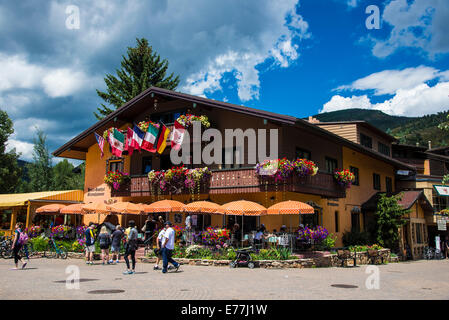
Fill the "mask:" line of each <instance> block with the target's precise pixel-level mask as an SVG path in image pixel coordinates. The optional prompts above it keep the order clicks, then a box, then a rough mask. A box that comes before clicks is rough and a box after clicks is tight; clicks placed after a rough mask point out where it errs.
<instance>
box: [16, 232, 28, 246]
mask: <svg viewBox="0 0 449 320" xmlns="http://www.w3.org/2000/svg"><path fill="white" fill-rule="evenodd" d="M18 242H19V244H26V243H27V242H28V235H27V234H26V232H20V233H19V239H18Z"/></svg>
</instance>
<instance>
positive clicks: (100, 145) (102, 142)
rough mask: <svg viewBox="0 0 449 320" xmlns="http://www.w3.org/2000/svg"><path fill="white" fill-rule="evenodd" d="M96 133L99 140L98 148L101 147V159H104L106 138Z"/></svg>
mask: <svg viewBox="0 0 449 320" xmlns="http://www.w3.org/2000/svg"><path fill="white" fill-rule="evenodd" d="M94 133H95V139H97V143H98V146H99V147H100V151H101V158H103V156H104V151H103V148H104V138H103V137H102V136H100V135H99V134H98V133H96V132H94Z"/></svg>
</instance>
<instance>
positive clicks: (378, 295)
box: [0, 259, 449, 300]
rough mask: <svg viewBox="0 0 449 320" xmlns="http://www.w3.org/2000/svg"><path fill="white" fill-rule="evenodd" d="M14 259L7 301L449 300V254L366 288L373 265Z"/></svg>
mask: <svg viewBox="0 0 449 320" xmlns="http://www.w3.org/2000/svg"><path fill="white" fill-rule="evenodd" d="M96 263H99V262H96ZM12 266H13V261H12V260H4V259H1V260H0V274H1V276H0V299H2V300H7V299H70V300H72V299H152V300H157V299H165V298H167V299H180V300H183V299H189V300H190V299H192V300H201V299H230V300H232V299H242V300H251V299H275V300H278V299H449V272H448V270H449V260H436V261H414V262H402V263H390V264H388V265H381V266H379V275H380V278H379V279H380V282H379V284H380V288H379V289H378V290H376V289H371V290H369V289H367V288H366V284H365V283H366V279H367V277H369V276H370V274H367V273H366V268H367V266H366V265H363V266H359V267H356V268H311V269H253V270H250V269H247V268H238V269H230V268H228V267H202V266H188V265H184V266H182V267H181V269H180V271H179V272H177V273H174V272H169V273H168V274H162V273H161V272H160V271H153V269H152V268H153V265H152V264H148V263H145V264H144V263H138V264H137V267H136V271H137V272H136V274H134V275H123V274H122V272H123V271H124V264H123V263H122V264H119V265H106V266H103V265H101V264H97V265H94V266H87V265H85V264H84V262H83V260H79V259H68V260H58V259H54V260H48V259H32V260H31V261H30V263H29V266H28V268H27V269H25V270H11V269H12ZM67 266H72V267H71V268H72V269H73V270H77V268H76V267H75V268H74V267H73V266H77V267H79V273H80V279H81V280H80V283H79V289H67V288H66V279H67V277H69V276H70V274H66V267H67ZM69 271H70V270H69ZM335 285H337V286H335ZM340 285H343V286H340ZM348 287H349V288H348ZM103 290H105V291H103ZM108 290H113V291H112V292H113V293H107V292H108ZM114 290H115V291H114ZM105 292H106V293H105Z"/></svg>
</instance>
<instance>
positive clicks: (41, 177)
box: [28, 129, 53, 192]
mask: <svg viewBox="0 0 449 320" xmlns="http://www.w3.org/2000/svg"><path fill="white" fill-rule="evenodd" d="M28 175H29V177H30V189H31V191H33V192H37V191H48V190H52V176H53V171H52V157H51V155H50V151H49V150H48V145H47V135H46V134H45V133H44V132H43V131H42V130H39V129H37V131H36V137H35V138H34V147H33V163H32V164H30V165H29V167H28Z"/></svg>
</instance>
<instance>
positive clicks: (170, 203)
mask: <svg viewBox="0 0 449 320" xmlns="http://www.w3.org/2000/svg"><path fill="white" fill-rule="evenodd" d="M183 208H184V203H182V202H179V201H176V200H160V201H156V202H153V203H151V204H149V205H145V206H144V212H145V213H157V212H182V209H183Z"/></svg>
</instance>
